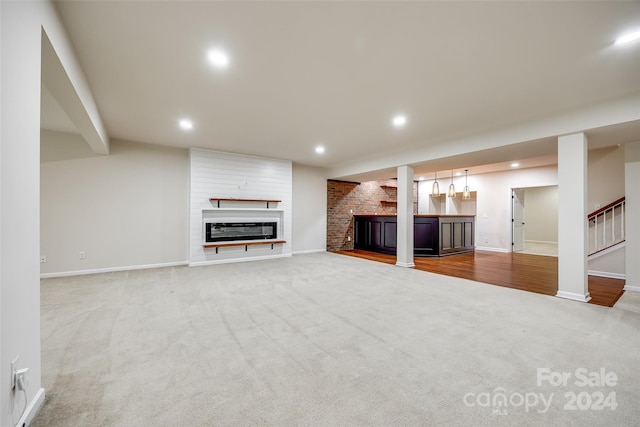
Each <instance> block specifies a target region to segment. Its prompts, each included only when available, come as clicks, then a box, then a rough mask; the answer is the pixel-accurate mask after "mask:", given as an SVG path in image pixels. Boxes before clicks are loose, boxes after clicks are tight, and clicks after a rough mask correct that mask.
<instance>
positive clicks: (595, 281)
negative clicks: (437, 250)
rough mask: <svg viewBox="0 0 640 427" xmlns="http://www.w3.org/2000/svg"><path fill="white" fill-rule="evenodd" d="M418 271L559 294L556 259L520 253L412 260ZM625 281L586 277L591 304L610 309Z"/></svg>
mask: <svg viewBox="0 0 640 427" xmlns="http://www.w3.org/2000/svg"><path fill="white" fill-rule="evenodd" d="M337 253H339V254H343V255H349V256H355V257H359V258H365V259H369V260H372V261H378V262H384V263H387V264H395V263H396V257H395V255H385V254H379V253H376V252H367V251H361V250H353V251H338V252H337ZM414 263H415V264H416V266H415V268H416V269H417V270H422V271H429V272H432V273H437V274H443V275H446V276H453V277H459V278H462V279H470V280H475V281H477V282H483V283H489V284H492V285H498V286H504V287H507V288H513V289H520V290H523V291H528V292H536V293H539V294H545V295H556V293H557V292H558V258H557V257H550V256H541V255H530V254H520V253H500V252H486V251H475V252H471V253H467V254H460V255H453V256H449V257H442V258H437V257H433V258H417V257H416V258H414ZM624 284H625V281H624V280H620V279H609V278H604V277H596V276H589V293H590V294H591V301H589V303H590V304H597V305H603V306H607V307H613V305H614V304H615V303H616V301H618V299H619V298H620V296H622V294H623V292H624V290H623V288H624Z"/></svg>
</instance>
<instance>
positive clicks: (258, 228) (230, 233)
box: [205, 222, 278, 243]
mask: <svg viewBox="0 0 640 427" xmlns="http://www.w3.org/2000/svg"><path fill="white" fill-rule="evenodd" d="M277 238H278V223H277V222H205V242H206V243H211V242H232V241H235V240H268V239H277Z"/></svg>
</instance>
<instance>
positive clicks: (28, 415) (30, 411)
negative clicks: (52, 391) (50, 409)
mask: <svg viewBox="0 0 640 427" xmlns="http://www.w3.org/2000/svg"><path fill="white" fill-rule="evenodd" d="M44 395H45V393H44V389H43V388H42V387H41V388H40V390H38V391H37V392H36V395H35V396H34V397H33V399H31V403H29V406H27V409H25V411H24V414H23V415H22V417H20V420H19V421H18V424H16V425H17V426H29V425H31V422H32V421H33V419H34V418H35V417H36V415H38V412H40V408H42V404H43V403H44Z"/></svg>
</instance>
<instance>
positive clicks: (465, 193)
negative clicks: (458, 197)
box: [462, 169, 471, 200]
mask: <svg viewBox="0 0 640 427" xmlns="http://www.w3.org/2000/svg"><path fill="white" fill-rule="evenodd" d="M468 176H469V169H465V170H464V191H463V192H462V198H463V199H464V200H469V199H470V198H471V191H469V182H468V181H467V179H468Z"/></svg>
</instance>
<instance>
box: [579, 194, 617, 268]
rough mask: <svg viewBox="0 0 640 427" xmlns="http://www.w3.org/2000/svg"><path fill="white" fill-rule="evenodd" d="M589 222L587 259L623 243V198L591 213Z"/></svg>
mask: <svg viewBox="0 0 640 427" xmlns="http://www.w3.org/2000/svg"><path fill="white" fill-rule="evenodd" d="M587 221H588V222H589V257H590V258H592V257H593V256H595V255H597V254H600V253H604V252H605V251H607V250H608V249H610V248H613V247H614V246H618V245H620V244H622V243H624V241H625V238H624V221H625V198H624V197H622V198H620V199H618V200H616V201H614V202H611V203H609V204H608V205H606V206H604V207H602V208H600V209H598V210H596V211H593V212H592V213H590V214H589V215H588V216H587Z"/></svg>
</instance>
